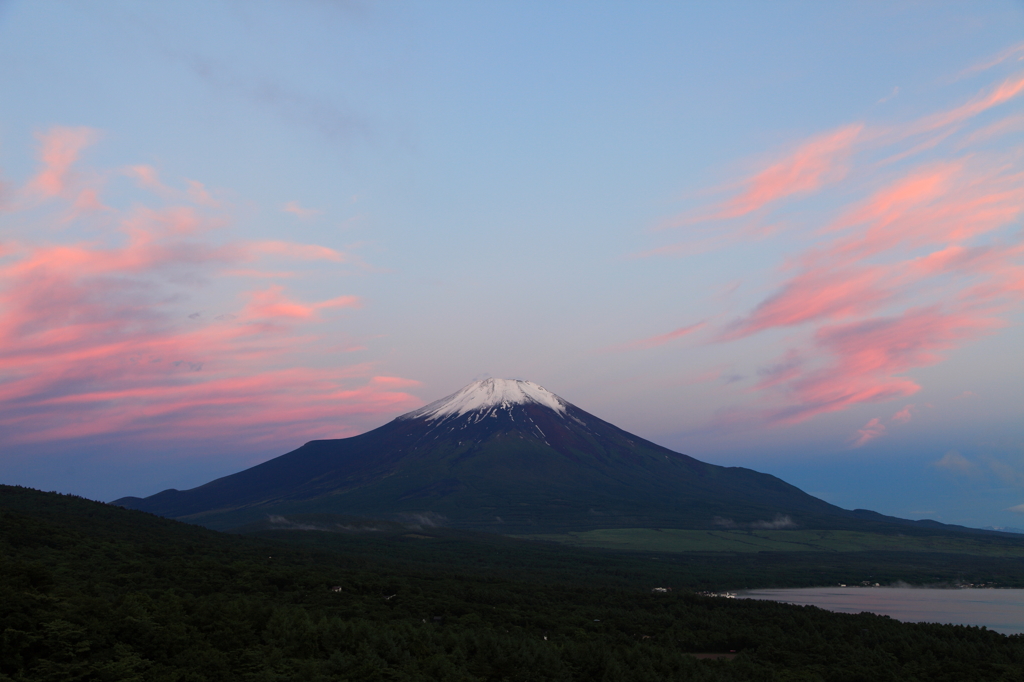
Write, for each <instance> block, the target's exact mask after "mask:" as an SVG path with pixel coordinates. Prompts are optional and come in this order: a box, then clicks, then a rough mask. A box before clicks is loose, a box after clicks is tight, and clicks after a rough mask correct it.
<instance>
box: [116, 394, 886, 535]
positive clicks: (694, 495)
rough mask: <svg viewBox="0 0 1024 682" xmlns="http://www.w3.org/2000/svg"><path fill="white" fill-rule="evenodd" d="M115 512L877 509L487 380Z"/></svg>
mask: <svg viewBox="0 0 1024 682" xmlns="http://www.w3.org/2000/svg"><path fill="white" fill-rule="evenodd" d="M114 504H119V505H122V506H126V507H131V508H135V509H140V510H143V511H149V512H153V513H155V514H159V515H161V516H167V517H173V518H178V519H182V520H188V521H192V522H195V523H199V524H202V525H206V526H209V527H212V528H218V529H227V528H232V527H237V526H240V525H242V524H245V523H248V522H252V521H256V520H260V519H266V518H267V516H268V515H284V514H296V513H334V514H347V515H359V516H369V517H378V518H391V519H395V518H398V519H402V518H404V519H419V520H420V522H425V523H444V524H446V525H451V526H454V527H461V528H473V529H480V530H490V531H497V532H504V533H514V532H554V531H562V530H584V529H592V528H614V527H619V528H623V527H648V528H650V527H666V528H725V527H734V528H735V527H739V528H743V527H748V528H750V527H753V528H758V527H772V526H773V524H774V525H775V527H778V526H788V525H790V524H795V525H799V526H800V527H804V528H815V527H817V528H837V527H847V526H848V525H849V524H851V523H853V524H857V523H858V516H863V514H865V513H864V512H850V511H846V510H843V509H840V508H839V507H835V506H833V505H830V504H828V503H826V502H824V501H822V500H819V499H817V498H815V497H812V496H810V495H807V494H806V493H804V492H802V491H800V490H799V489H797V488H795V487H794V486H791V485H789V484H787V483H785V482H784V481H782V480H780V479H778V478H775V477H774V476H769V475H767V474H761V473H758V472H756V471H752V470H750V469H744V468H738V467H721V466H716V465H713V464H707V463H705V462H701V461H698V460H696V459H693V458H692V457H688V456H686V455H682V454H679V453H677V452H673V451H672V450H669V449H667V448H663V447H661V446H659V445H655V444H654V443H651V442H649V441H646V440H644V439H642V438H639V437H637V436H634V435H633V434H630V433H627V432H626V431H623V430H622V429H619V428H617V427H615V426H613V425H612V424H609V423H608V422H605V421H602V420H601V419H598V418H597V417H595V416H593V415H592V414H589V413H587V412H584V411H583V410H581V409H579V408H578V407H576V406H574V405H572V404H571V403H569V402H567V401H565V400H563V399H562V398H560V397H558V396H557V395H555V394H553V393H551V392H550V391H547V390H546V389H544V388H542V387H540V386H538V385H537V384H534V383H532V382H529V381H518V380H507V379H484V380H482V381H477V382H474V383H472V384H470V385H468V386H466V387H465V388H463V389H462V390H460V391H458V392H457V393H454V394H452V395H450V396H448V397H446V398H443V399H441V400H438V401H436V402H434V403H431V404H430V405H427V406H426V407H423V408H421V409H419V410H415V411H413V412H409V413H408V414H404V415H402V416H400V417H398V418H397V419H395V420H394V421H392V422H390V423H388V424H385V425H384V426H381V427H379V428H377V429H374V430H373V431H369V432H367V433H364V434H362V435H359V436H355V437H352V438H344V439H339V440H320V441H311V442H309V443H306V444H305V445H303V446H302V447H300V448H299V449H297V450H295V451H293V452H290V453H288V454H286V455H282V456H280V457H277V458H275V459H272V460H270V461H267V462H264V463H263V464H260V465H258V466H255V467H252V468H251V469H247V470H245V471H241V472H239V473H237V474H233V475H230V476H225V477H223V478H220V479H217V480H215V481H212V482H210V483H207V484H206V485H203V486H200V487H198V488H194V489H192V490H186V491H178V490H166V491H164V492H162V493H158V494H156V495H153V496H152V497H147V498H145V499H140V498H134V497H128V498H123V499H120V500H117V501H115V502H114ZM867 514H870V515H871V516H873V517H874V518H876V519H878V520H881V519H883V517H881V516H879V515H874V514H872V513H870V512H868V513H867Z"/></svg>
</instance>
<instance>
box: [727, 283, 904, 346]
mask: <svg viewBox="0 0 1024 682" xmlns="http://www.w3.org/2000/svg"><path fill="white" fill-rule="evenodd" d="M882 273H883V269H882V268H878V267H861V268H846V269H844V270H832V269H829V268H824V267H821V268H815V269H811V270H807V271H805V272H802V273H800V274H799V275H797V276H795V277H793V278H792V279H790V280H789V281H788V282H787V283H786V284H785V285H784V286H783V287H782V289H781V290H780V291H779V292H777V293H776V294H773V295H772V296H770V297H769V298H767V299H765V300H764V301H763V302H761V303H760V304H759V305H758V306H757V307H756V308H755V309H754V311H753V312H752V313H751V314H750V315H749V316H748V317H746V318H744V319H740V320H737V321H736V322H733V323H732V324H731V325H729V326H728V327H726V328H725V330H723V332H722V334H721V336H720V337H719V338H720V339H721V340H723V341H727V340H732V339H739V338H743V337H744V336H749V335H751V334H756V333H758V332H761V331H764V330H766V329H771V328H774V327H789V326H793V325H798V324H803V323H805V322H809V321H813V320H818V319H821V318H825V319H842V318H847V317H851V316H856V315H861V314H864V313H868V312H871V311H873V310H877V309H878V308H879V307H880V306H881V305H882V304H884V303H886V302H887V301H889V300H890V299H891V298H892V297H893V292H892V291H891V290H890V289H889V288H887V287H886V285H885V284H884V277H883V276H882Z"/></svg>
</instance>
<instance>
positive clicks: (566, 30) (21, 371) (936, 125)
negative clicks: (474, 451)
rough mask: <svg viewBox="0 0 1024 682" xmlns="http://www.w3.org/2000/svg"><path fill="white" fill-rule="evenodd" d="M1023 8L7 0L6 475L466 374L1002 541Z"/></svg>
mask: <svg viewBox="0 0 1024 682" xmlns="http://www.w3.org/2000/svg"><path fill="white" fill-rule="evenodd" d="M1022 28H1024V9H1022V8H1021V6H1020V5H1019V4H1017V3H1008V2H976V3H960V4H952V3H950V4H939V3H916V2H894V3H848V4H841V5H837V4H822V3H772V4H770V5H769V4H767V3H765V4H757V3H692V4H686V3H678V4H670V3H629V4H623V3H587V4H585V5H584V4H582V3H568V2H566V3H540V2H537V3H529V2H515V3H512V2H508V3H468V2H467V3H456V2H452V3H402V4H398V3H394V4H385V3H359V2H347V3H346V2H339V3H332V2H313V1H308V2H293V3H283V2H276V3H275V2H220V3H191V4H189V3H173V4H168V5H156V4H138V3H118V2H78V3H70V2H52V3H29V2H11V1H10V0H8V1H7V2H2V3H0V339H2V343H0V346H2V348H3V350H0V389H3V390H0V429H2V430H3V432H4V433H5V434H7V435H6V436H5V437H4V438H3V439H0V440H2V441H3V442H2V443H0V477H2V480H3V481H4V482H8V483H19V484H25V485H31V486H34V487H40V488H43V489H47V490H49V489H57V490H62V491H67V492H75V493H78V494H82V495H86V496H90V497H96V498H98V499H113V498H116V497H119V496H122V495H128V494H133V495H148V494H152V493H154V492H157V491H159V490H161V489H164V488H168V487H176V488H186V487H192V486H194V485H198V484H201V483H203V482H205V481H207V480H209V479H211V478H213V477H215V476H220V475H224V474H227V473H231V472H233V471H237V470H239V469H240V468H243V467H245V466H249V465H251V464H254V463H257V462H259V461H262V460H264V459H266V458H268V457H271V456H275V455H278V454H282V453H284V452H286V451H288V450H290V449H293V448H294V447H296V446H298V445H300V444H301V443H303V442H305V441H307V440H310V439H313V438H325V437H343V436H348V435H354V434H356V433H360V432H362V431H365V430H367V429H370V428H373V427H375V426H378V425H380V424H382V423H384V422H386V421H388V420H389V419H391V418H392V417H394V416H396V415H397V414H400V413H401V412H404V411H407V410H409V409H413V408H415V407H417V406H419V405H421V404H423V403H424V402H429V401H431V400H433V399H436V398H438V397H440V396H442V395H446V394H448V393H451V392H453V391H455V390H457V389H458V388H460V387H461V386H462V385H464V384H466V383H468V382H469V381H471V380H473V379H476V378H481V377H484V376H497V377H513V378H526V379H530V380H532V381H536V382H537V383H540V384H541V385H543V386H545V387H546V388H548V389H550V390H552V391H554V392H555V393H558V394H559V395H561V396H562V397H564V398H565V399H567V400H569V401H571V402H573V403H575V404H577V405H579V406H580V407H582V408H583V409H586V410H588V411H590V412H593V413H594V414H596V415H598V416H600V417H602V418H604V419H606V420H608V421H611V422H613V423H615V424H617V425H619V426H621V427H623V428H625V429H627V430H630V431H632V432H634V433H637V434H638V435H641V436H644V437H646V438H649V439H651V440H654V441H656V442H658V443H661V444H663V445H666V446H668V447H671V448H673V449H676V450H678V451H681V452H685V453H687V454H690V455H692V456H695V457H698V458H700V459H704V460H707V461H711V462H715V463H719V464H728V465H739V466H748V467H752V468H755V469H758V470H761V471H766V472H769V473H773V474H776V475H779V476H781V477H782V478H784V479H786V480H787V481H790V482H792V483H794V484H796V485H798V486H800V487H801V488H803V489H805V490H807V491H808V492H811V493H813V494H816V495H819V496H821V497H823V498H824V499H826V500H828V501H830V502H834V503H836V504H840V505H842V506H844V507H848V508H854V507H861V508H872V509H876V510H878V511H881V512H884V513H889V514H895V515H899V516H904V517H909V518H924V517H930V518H936V519H938V520H941V521H946V522H952V523H964V524H968V525H974V526H989V525H994V526H1022V527H1024V518H1022V516H1021V513H1020V512H1015V511H1011V508H1013V507H1016V506H1017V505H1021V504H1024V426H1022V425H1024V419H1022V416H1024V415H1022V409H1024V400H1022V398H1024V395H1022V388H1021V386H1024V363H1022V362H1021V359H1022V357H1021V351H1020V350H1019V349H1020V348H1021V347H1022V340H1024V334H1022V333H1021V329H1020V322H1021V315H1020V312H1021V308H1020V304H1021V300H1022V298H1024V269H1022V267H1024V266H1022V253H1021V252H1022V249H1024V241H1022V233H1021V225H1020V220H1021V210H1022V209H1024V179H1022V178H1021V177H1020V175H1021V173H1022V172H1024V168H1022V164H1021V152H1022V151H1024V148H1022V133H1024V110H1022V106H1021V101H1022V98H1024V92H1022V91H1024V85H1022V83H1024V65H1022V57H1024V46H1022V43H1021V42H1020V36H1021V35H1022Z"/></svg>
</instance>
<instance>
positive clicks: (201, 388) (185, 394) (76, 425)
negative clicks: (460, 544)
mask: <svg viewBox="0 0 1024 682" xmlns="http://www.w3.org/2000/svg"><path fill="white" fill-rule="evenodd" d="M69 131H70V132H69ZM96 137H97V134H96V133H95V132H93V131H89V132H82V130H81V129H67V128H59V129H54V130H52V131H49V132H48V133H45V134H43V135H40V139H41V140H42V141H43V144H42V149H41V163H42V166H43V168H42V170H41V171H40V172H39V173H38V174H37V175H36V176H35V177H33V178H31V179H29V180H28V181H27V182H26V183H25V184H24V185H23V187H22V188H21V190H20V192H21V194H22V195H25V196H28V195H35V196H45V197H46V198H48V199H50V200H52V201H51V203H53V207H52V211H51V214H50V215H51V217H50V219H51V220H54V221H57V220H60V219H61V216H62V215H64V214H65V212H66V209H67V207H68V206H69V205H73V204H75V202H79V201H80V198H81V196H82V192H86V191H89V192H92V195H91V196H92V197H93V202H94V203H93V205H92V206H91V207H89V208H92V209H94V210H98V209H99V208H102V209H103V211H104V215H103V220H102V221H98V222H89V221H88V218H87V217H82V218H81V221H83V222H86V223H87V225H86V227H87V229H83V230H82V231H81V232H75V231H74V230H71V229H65V230H62V231H59V232H52V233H50V234H47V235H46V236H45V237H41V236H40V235H39V234H38V233H37V232H23V233H20V234H19V233H18V231H17V230H16V229H14V228H13V227H11V226H13V225H15V224H16V223H17V220H18V214H19V211H20V208H18V207H17V206H15V207H13V208H9V209H8V210H7V211H6V213H0V221H3V223H2V224H7V225H8V226H9V227H11V229H8V230H5V232H6V234H7V235H9V237H8V238H7V239H5V240H4V241H2V242H0V432H2V433H3V434H4V437H3V439H2V440H3V447H11V446H17V445H19V444H22V445H23V444H26V443H45V442H55V441H82V440H83V439H84V440H92V441H96V440H99V441H102V442H114V443H129V442H130V443H132V444H133V445H134V446H137V447H143V446H145V445H146V444H147V443H149V444H155V443H175V442H182V443H185V442H191V443H196V442H201V441H202V442H207V443H208V442H212V441H224V440H230V441H232V442H233V443H235V444H237V445H243V444H245V443H253V442H261V443H272V444H276V443H282V444H294V443H295V442H296V441H297V440H308V439H309V438H314V437H337V436H342V435H351V433H352V432H353V431H354V430H355V427H354V426H353V425H352V421H351V420H352V419H357V418H359V417H360V416H368V415H376V414H382V415H387V414H393V413H394V412H397V411H399V410H402V409H406V408H411V407H414V406H416V405H418V404H419V403H420V401H419V400H417V399H416V398H415V397H414V396H412V395H410V394H409V393H408V392H407V390H408V389H409V388H410V387H412V386H415V385H416V382H414V381H411V380H408V379H403V378H398V377H388V376H374V374H375V371H374V370H375V368H374V366H373V365H372V364H371V363H365V362H363V363H352V364H344V363H338V362H336V361H335V362H329V363H327V364H326V365H324V364H323V360H322V358H320V357H318V355H317V350H318V348H319V347H320V344H321V337H322V334H321V333H318V332H317V325H319V324H323V323H324V322H325V321H328V320H329V319H332V318H334V319H336V318H337V316H338V315H344V314H347V313H346V311H353V310H356V309H358V308H359V307H360V305H361V302H360V300H359V298H358V297H357V296H354V295H351V294H346V293H345V292H337V293H336V294H335V295H333V296H328V297H325V298H323V299H322V300H313V301H309V300H301V299H299V298H297V297H295V296H294V295H292V294H290V293H289V292H288V291H287V289H286V288H285V287H284V286H283V285H282V284H280V283H277V282H271V283H269V284H264V285H262V286H259V287H257V288H249V286H248V284H247V282H248V280H247V279H246V277H244V276H242V277H240V276H239V275H238V274H237V273H238V271H239V270H245V269H246V268H252V267H255V268H257V269H260V268H261V267H262V264H263V263H264V262H265V261H268V260H269V261H271V262H280V261H282V260H284V261H287V260H295V259H299V260H303V261H308V260H325V261H329V262H336V263H349V262H352V261H354V260H355V259H353V258H351V257H350V256H349V255H348V254H345V253H343V252H340V251H337V250H334V249H331V248H328V247H324V246H319V245H312V244H298V243H293V242H288V241H246V240H244V239H232V238H228V236H227V235H226V234H225V226H227V225H229V224H230V223H231V220H232V216H231V215H229V214H224V213H223V210H222V209H223V205H222V204H221V203H220V202H217V201H215V200H213V199H212V195H211V194H210V192H209V191H208V190H206V188H205V187H203V186H202V185H200V184H199V183H194V182H193V183H188V186H187V189H185V190H184V191H179V190H175V189H174V188H173V187H170V186H169V185H166V184H164V183H163V182H162V181H161V180H160V179H159V175H158V174H157V172H156V171H155V169H151V168H149V167H145V166H137V167H135V168H134V169H132V170H130V171H128V174H129V175H131V176H133V177H135V178H136V180H137V181H138V184H139V185H140V186H141V187H142V188H143V189H144V190H145V191H146V192H148V199H147V200H146V201H147V203H142V202H141V201H140V200H139V197H138V196H130V197H122V196H117V195H115V196H111V197H109V198H108V197H107V196H103V197H102V199H101V195H100V188H99V187H98V186H86V187H83V186H81V185H82V184H83V182H85V181H84V180H82V179H81V178H80V179H79V180H77V181H76V182H77V186H75V187H74V188H73V189H74V191H69V190H70V189H71V188H72V184H73V183H72V182H71V181H70V178H72V177H74V176H75V174H76V173H77V172H78V171H77V170H76V166H75V164H76V161H77V160H78V158H79V155H80V153H81V151H82V149H84V147H85V146H86V145H87V144H88V143H90V142H92V141H94V140H95V139H96ZM109 175H111V174H110V173H97V172H94V171H91V170H90V171H89V172H87V173H83V174H82V178H86V177H101V176H109ZM179 199H181V200H185V201H189V200H190V201H191V204H188V203H185V204H182V203H178V202H177V201H176V200H179ZM107 204H109V206H108V205H107ZM121 204H127V205H128V208H120V207H119V206H120V205H121ZM79 208H83V207H82V206H79ZM45 220H46V218H43V221H44V222H45ZM55 235H56V236H55ZM199 299H202V300H203V301H204V307H210V306H213V307H214V308H215V312H211V313H210V314H198V313H192V314H189V310H190V308H189V306H190V305H194V303H190V302H192V301H196V300H199Z"/></svg>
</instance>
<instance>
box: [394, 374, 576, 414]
mask: <svg viewBox="0 0 1024 682" xmlns="http://www.w3.org/2000/svg"><path fill="white" fill-rule="evenodd" d="M529 403H536V404H538V405H543V406H545V407H548V408H550V409H552V410H554V411H555V412H558V413H559V414H564V413H565V408H566V406H567V405H568V403H567V402H565V401H564V400H562V399H561V398H559V397H558V396H557V395H555V394H554V393H552V392H551V391H549V390H547V389H546V388H544V387H543V386H538V385H537V384H535V383H533V382H532V381H520V380H519V379H481V380H480V381H474V382H473V383H471V384H469V385H468V386H466V387H464V388H463V389H461V390H459V391H456V392H455V393H452V394H451V395H450V396H447V397H445V398H441V399H440V400H435V401H434V402H432V403H430V404H429V405H426V406H425V407H421V408H420V409H418V410H414V411H412V412H409V413H407V414H403V415H402V416H401V417H399V419H426V420H428V421H432V420H434V419H439V418H443V417H448V416H451V415H456V416H461V415H463V414H466V413H467V412H475V411H480V410H486V409H488V408H493V407H504V408H506V409H507V408H511V407H512V406H513V405H525V404H529Z"/></svg>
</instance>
